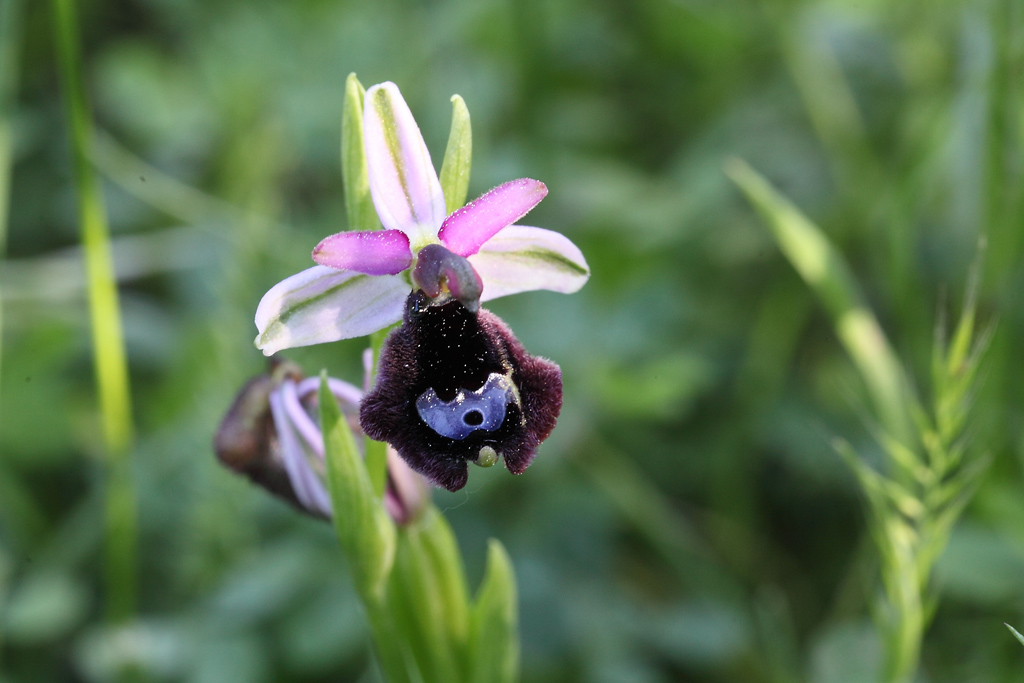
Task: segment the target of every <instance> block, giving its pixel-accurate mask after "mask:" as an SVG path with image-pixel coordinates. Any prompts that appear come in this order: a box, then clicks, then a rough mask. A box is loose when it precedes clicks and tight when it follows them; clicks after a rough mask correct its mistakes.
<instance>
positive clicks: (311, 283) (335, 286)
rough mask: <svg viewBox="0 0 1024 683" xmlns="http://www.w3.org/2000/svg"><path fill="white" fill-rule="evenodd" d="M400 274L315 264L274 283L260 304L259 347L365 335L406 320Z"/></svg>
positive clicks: (268, 349)
mask: <svg viewBox="0 0 1024 683" xmlns="http://www.w3.org/2000/svg"><path fill="white" fill-rule="evenodd" d="M408 294H409V283H408V281H407V280H406V279H405V278H404V277H403V276H402V275H363V274H362V273H356V272H353V271H349V270H336V269H334V268H328V267H327V266H314V267H312V268H309V269H307V270H304V271H302V272H301V273H296V274H295V275H292V276H291V277H290V278H288V279H286V280H283V281H282V282H279V283H277V284H276V285H274V286H273V287H272V288H271V289H270V291H269V292H267V293H266V294H265V295H264V296H263V300H262V301H260V305H259V307H258V308H257V309H256V328H257V330H259V334H258V335H257V336H256V347H257V348H258V349H260V350H262V351H263V353H264V355H267V356H270V355H273V354H274V353H277V352H278V351H280V350H282V349H290V348H294V347H297V346H310V345H312V344H324V343H327V342H332V341H337V340H339V339H348V338H350V337H362V336H364V335H368V334H371V333H373V332H376V331H377V330H381V329H383V328H385V327H387V326H388V325H391V324H393V323H396V322H398V321H399V320H401V319H402V312H403V310H404V306H405V298H406V297H407V296H408Z"/></svg>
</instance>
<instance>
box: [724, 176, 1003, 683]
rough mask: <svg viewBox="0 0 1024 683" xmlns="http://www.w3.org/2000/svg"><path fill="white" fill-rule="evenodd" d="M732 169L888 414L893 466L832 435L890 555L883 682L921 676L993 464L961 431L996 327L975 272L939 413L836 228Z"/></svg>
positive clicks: (880, 433) (945, 348)
mask: <svg viewBox="0 0 1024 683" xmlns="http://www.w3.org/2000/svg"><path fill="white" fill-rule="evenodd" d="M729 173H730V175H731V177H732V178H733V180H734V181H736V183H737V184H738V185H739V186H740V187H741V188H742V189H743V190H744V191H745V192H746V194H747V196H748V198H749V199H750V200H751V202H752V203H753V204H754V205H755V206H756V207H757V208H758V210H759V211H760V212H761V213H762V215H763V216H764V217H765V220H766V221H767V222H768V223H769V225H771V226H772V228H773V230H774V235H775V238H776V240H777V241H778V243H779V246H780V248H781V249H782V251H783V252H784V253H785V254H786V256H787V257H788V258H789V260H790V262H791V263H792V264H793V266H794V267H795V268H796V270H797V272H799V273H800V275H801V276H802V277H803V279H804V281H805V282H807V284H808V286H810V287H811V288H812V289H813V290H815V292H816V293H817V294H818V295H819V297H820V298H821V300H822V303H823V304H824V305H825V307H826V308H827V309H828V310H829V313H830V314H831V315H832V319H833V324H834V326H835V332H836V336H838V337H839V338H840V339H841V340H842V341H843V343H844V345H845V346H846V349H847V352H848V353H849V354H850V357H851V358H852V359H853V360H854V362H855V363H856V365H857V368H858V370H860V373H861V376H862V378H863V379H864V382H865V384H866V385H867V386H868V387H869V388H870V389H871V390H872V395H873V397H874V398H875V404H876V408H877V410H878V412H879V414H880V419H881V422H882V424H883V427H882V428H881V429H878V430H877V433H876V438H877V440H878V442H879V445H880V446H881V447H882V450H883V452H884V453H885V455H886V456H888V463H887V464H888V468H889V472H888V473H886V474H880V473H878V472H877V471H875V470H874V469H873V468H872V467H871V465H870V464H868V462H867V461H866V460H865V459H864V458H863V457H862V456H860V455H858V453H857V452H856V451H855V450H854V448H853V447H852V446H851V445H850V444H849V443H847V442H846V441H844V440H842V439H837V440H836V441H835V444H834V445H835V448H836V451H838V453H839V454H840V455H841V456H842V457H843V459H844V460H845V461H846V463H847V464H848V465H849V466H850V469H852V470H853V472H854V474H855V475H856V476H857V479H858V480H859V481H860V485H861V488H862V490H863V492H864V495H865V497H866V498H867V501H868V508H869V511H870V515H871V527H872V534H873V536H874V538H875V544H876V546H877V547H878V550H879V553H880V555H881V569H882V585H883V587H884V591H885V601H884V602H883V605H882V609H881V610H880V618H881V623H882V629H883V635H884V641H885V644H886V646H887V649H888V663H887V671H886V678H885V680H886V681H890V682H892V683H905V682H908V681H910V680H912V679H913V677H914V676H915V674H916V671H917V667H918V658H919V656H920V650H921V641H922V639H923V637H924V632H925V629H926V627H927V625H928V622H930V621H931V618H932V615H933V614H934V610H935V607H936V604H937V595H936V594H935V593H934V587H933V585H932V580H931V576H932V569H933V567H934V565H935V562H936V560H937V559H938V558H939V556H940V555H941V554H942V552H943V550H945V548H946V545H947V544H948V542H949V539H950V535H951V533H952V531H953V525H954V524H955V523H956V521H957V520H958V519H959V518H960V515H961V513H962V512H963V510H964V508H965V507H966V506H967V503H968V502H970V500H971V498H972V497H973V496H974V493H975V491H976V490H977V486H978V483H979V482H980V480H981V477H982V475H983V474H984V472H985V470H986V469H987V468H988V465H989V458H988V456H985V457H976V458H973V459H971V460H967V459H965V453H966V452H967V443H966V440H965V438H964V435H963V431H964V428H965V426H966V424H967V417H968V409H969V407H970V400H969V399H970V396H971V395H972V394H973V393H974V392H975V391H976V389H977V387H976V379H977V376H978V367H979V365H980V362H981V357H982V354H983V353H984V351H985V349H986V348H987V347H988V344H989V340H990V338H991V334H990V333H989V334H982V335H981V336H980V337H979V336H978V335H976V332H975V319H976V310H975V306H976V298H975V296H976V287H977V277H976V274H975V277H973V278H972V281H971V282H970V283H969V285H968V293H967V301H966V302H965V304H964V309H963V312H962V314H961V316H960V322H959V324H958V325H957V328H956V331H955V333H954V336H953V342H952V344H950V345H947V343H946V336H945V330H944V329H943V328H942V326H941V325H940V326H939V327H938V328H937V333H936V341H935V351H934V355H933V362H932V382H933V392H934V400H933V407H932V411H931V413H930V414H929V413H927V412H926V411H925V410H924V409H923V408H922V407H921V406H920V405H919V404H918V403H917V401H916V400H915V399H914V398H913V397H912V396H911V394H910V392H909V391H908V390H907V389H906V388H905V387H904V386H903V385H904V381H905V380H904V378H905V377H906V372H905V371H904V370H903V368H902V367H901V365H900V363H899V362H898V361H897V359H896V357H895V355H894V354H893V352H892V350H891V345H890V344H889V342H888V340H887V339H886V337H885V334H884V333H883V332H882V329H881V327H880V326H879V324H878V321H877V319H876V318H875V316H874V315H873V314H872V313H871V312H870V310H868V309H867V307H866V304H864V303H863V297H862V295H861V294H860V291H859V288H858V287H857V285H856V283H855V282H854V280H853V277H852V275H851V274H850V270H849V267H848V266H847V265H846V263H845V262H844V260H843V259H842V257H841V256H840V255H839V253H838V251H836V249H835V248H834V247H833V246H832V245H831V244H830V243H829V241H828V238H826V237H825V235H824V234H823V233H822V232H821V230H820V229H819V228H818V227H817V226H815V225H814V224H813V223H811V222H810V221H809V220H808V219H807V218H806V217H804V216H803V215H802V214H801V213H800V212H799V211H798V210H797V209H796V208H795V207H794V206H793V205H792V204H790V203H789V202H787V201H786V200H785V199H784V198H782V197H781V196H780V195H779V194H778V193H777V192H775V190H774V189H773V188H772V187H771V186H770V185H769V184H768V183H767V182H766V181H765V180H764V179H763V178H762V177H761V176H759V175H758V174H757V173H756V172H755V171H754V170H753V169H751V168H750V167H749V166H747V165H746V164H743V163H742V162H738V161H737V162H733V163H732V164H731V165H730V169H729ZM910 416H912V417H913V418H914V421H915V423H916V426H917V434H916V436H913V437H912V436H911V435H910V434H908V433H907V432H906V429H907V427H908V426H909V425H907V424H906V422H905V420H907V419H909V417H910ZM911 439H912V440H911Z"/></svg>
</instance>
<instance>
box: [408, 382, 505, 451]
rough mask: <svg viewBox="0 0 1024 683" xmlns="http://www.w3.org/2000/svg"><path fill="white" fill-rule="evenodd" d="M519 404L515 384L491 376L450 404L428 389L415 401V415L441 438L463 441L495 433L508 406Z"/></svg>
mask: <svg viewBox="0 0 1024 683" xmlns="http://www.w3.org/2000/svg"><path fill="white" fill-rule="evenodd" d="M516 400H517V398H516V388H515V385H513V384H512V380H511V379H509V377H508V376H507V375H500V374H498V373H496V372H492V373H491V374H490V375H489V376H488V377H487V381H486V382H484V385H483V386H482V387H480V388H479V389H477V390H476V391H467V390H466V389H459V393H457V394H456V395H455V398H453V399H452V400H450V401H442V400H441V398H440V397H439V396H438V395H437V392H436V391H434V389H433V388H430V389H427V390H426V391H424V392H423V393H422V394H420V397H419V398H418V399H416V412H418V413H419V414H420V417H421V418H422V419H423V421H424V422H426V423H427V426H428V427H430V428H431V429H433V430H434V431H435V432H437V433H438V434H440V435H441V436H446V437H448V438H449V439H455V440H456V441H461V440H463V439H465V438H466V437H467V436H469V435H470V434H472V433H473V432H475V431H477V430H478V429H482V430H484V431H487V432H493V431H494V430H496V429H497V428H498V427H500V426H501V424H502V423H503V422H504V421H505V413H506V411H507V409H508V404H509V403H515V402H516Z"/></svg>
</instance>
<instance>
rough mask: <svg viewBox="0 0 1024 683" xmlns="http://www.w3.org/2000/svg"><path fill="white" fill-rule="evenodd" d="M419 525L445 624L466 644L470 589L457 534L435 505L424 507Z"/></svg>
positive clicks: (457, 639)
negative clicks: (435, 580) (434, 578)
mask: <svg viewBox="0 0 1024 683" xmlns="http://www.w3.org/2000/svg"><path fill="white" fill-rule="evenodd" d="M417 527H418V528H419V529H420V538H421V540H422V544H423V551H424V552H425V553H426V554H427V558H428V561H429V562H430V565H431V566H432V567H433V570H434V573H435V575H436V576H437V591H438V595H440V597H441V602H442V604H443V605H444V614H443V619H444V623H445V628H446V629H447V632H448V634H449V637H450V639H451V640H452V641H453V642H454V643H456V644H459V645H460V646H461V647H464V646H465V644H466V639H467V638H468V633H469V589H468V587H467V586H466V575H465V572H464V571H463V565H462V553H461V552H459V545H458V542H457V541H456V540H455V534H454V533H452V528H451V526H450V525H449V524H448V520H447V519H445V517H444V515H442V514H441V513H440V512H438V511H437V508H435V507H433V506H430V507H428V508H427V509H426V510H425V511H424V513H423V517H422V518H420V520H419V521H418V522H417Z"/></svg>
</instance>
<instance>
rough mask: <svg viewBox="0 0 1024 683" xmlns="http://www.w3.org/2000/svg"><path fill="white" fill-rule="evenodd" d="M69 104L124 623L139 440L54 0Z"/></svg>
mask: <svg viewBox="0 0 1024 683" xmlns="http://www.w3.org/2000/svg"><path fill="white" fill-rule="evenodd" d="M52 10H53V20H54V29H55V32H56V42H57V52H58V56H59V63H60V72H61V80H62V84H63V87H64V102H65V107H66V110H67V117H68V126H69V129H70V134H71V150H72V160H73V167H74V176H75V184H76V186H77V188H78V214H79V221H80V223H81V230H82V247H83V251H84V253H85V268H86V274H87V281H88V289H89V314H90V319H91V321H92V342H93V351H94V364H95V369H96V381H97V388H98V393H99V403H100V414H101V419H102V424H103V439H104V447H105V451H106V456H107V463H108V467H109V471H108V480H107V494H106V495H107V534H108V540H107V543H108V545H107V561H108V562H107V568H108V571H107V582H108V585H107V591H108V610H109V616H110V617H111V618H113V619H124V618H126V617H127V616H129V615H130V614H131V612H132V611H133V610H134V604H135V580H136V577H135V575H136V567H135V535H136V520H135V492H134V489H133V486H132V480H131V473H130V471H129V469H130V463H129V461H128V452H129V450H130V449H131V445H132V442H133V440H134V434H133V426H132V411H131V394H130V390H129V383H128V362H127V356H126V353H125V348H124V336H123V334H122V327H121V311H120V305H119V302H118V293H117V286H116V283H115V277H114V267H113V259H112V257H111V252H110V234H109V230H108V227H107V215H106V208H105V206H104V203H103V194H102V191H101V187H100V183H99V179H98V178H97V176H96V174H95V173H94V172H93V168H92V166H91V161H90V160H91V156H92V145H93V139H92V120H91V116H90V113H89V109H88V105H87V103H86V95H85V88H84V86H83V83H82V73H81V50H80V47H79V40H78V21H77V17H76V14H75V5H74V0H52Z"/></svg>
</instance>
